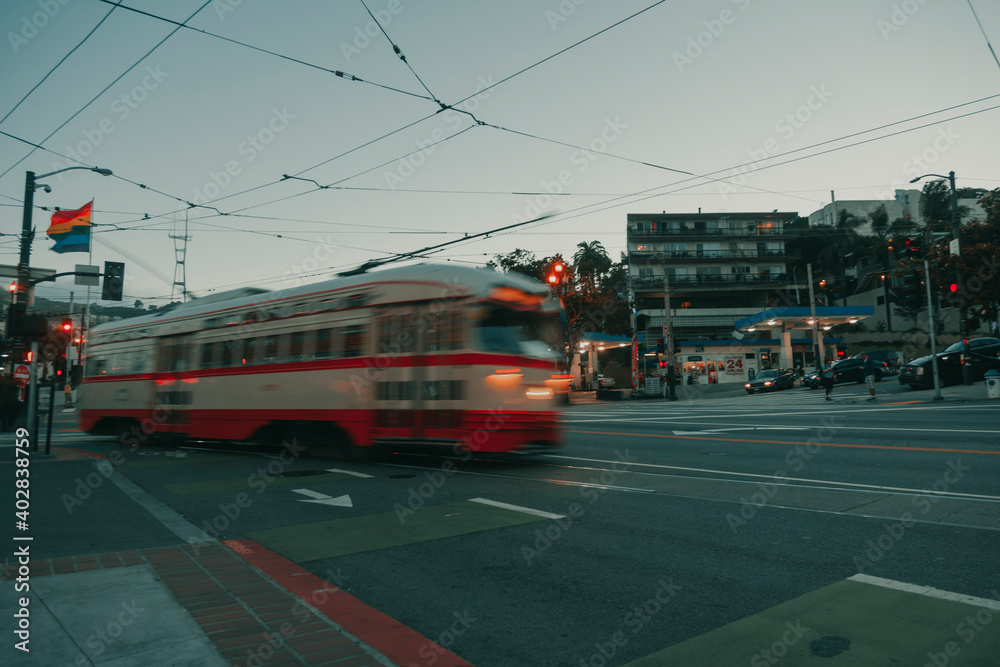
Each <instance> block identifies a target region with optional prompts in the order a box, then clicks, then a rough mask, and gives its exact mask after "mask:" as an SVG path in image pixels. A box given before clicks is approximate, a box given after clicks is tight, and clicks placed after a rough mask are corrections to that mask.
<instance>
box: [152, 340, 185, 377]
mask: <svg viewBox="0 0 1000 667" xmlns="http://www.w3.org/2000/svg"><path fill="white" fill-rule="evenodd" d="M187 352H188V348H187V346H186V345H184V344H183V343H175V344H171V343H166V344H164V345H163V346H162V347H161V348H160V364H159V370H160V372H167V373H170V372H177V371H186V370H188V360H187Z"/></svg>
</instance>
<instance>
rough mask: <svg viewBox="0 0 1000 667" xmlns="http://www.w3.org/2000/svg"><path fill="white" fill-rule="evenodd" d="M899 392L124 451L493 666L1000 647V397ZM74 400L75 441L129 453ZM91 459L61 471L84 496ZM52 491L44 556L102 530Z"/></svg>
mask: <svg viewBox="0 0 1000 667" xmlns="http://www.w3.org/2000/svg"><path fill="white" fill-rule="evenodd" d="M879 394H880V398H879V400H878V401H877V402H874V403H872V402H867V401H864V400H863V399H864V398H865V397H866V396H867V394H866V392H865V391H864V389H863V387H860V386H855V385H851V386H841V387H838V388H837V389H836V390H835V392H834V396H835V400H834V401H830V402H827V401H824V400H823V398H822V392H821V391H809V390H802V389H793V390H789V391H783V392H778V393H773V394H755V395H753V396H745V395H733V396H730V397H728V398H718V399H700V400H694V401H689V402H684V401H679V402H673V403H671V402H666V401H630V402H623V403H613V404H598V403H591V404H585V405H574V406H572V407H570V408H569V409H567V410H566V412H565V415H564V421H565V427H566V446H565V448H564V449H563V450H562V451H561V452H559V453H558V454H553V455H549V456H545V457H534V458H524V459H517V458H513V459H507V460H500V461H497V460H481V459H479V458H478V457H476V458H470V459H467V460H463V459H465V457H458V458H454V457H453V458H440V457H433V458H432V457H427V456H417V455H407V456H402V455H396V456H391V457H388V458H386V459H384V460H381V461H378V462H375V463H354V462H345V461H329V460H319V459H312V458H306V457H302V456H297V455H295V454H294V453H289V452H287V451H286V452H282V453H280V454H279V453H275V452H270V453H265V452H250V453H245V452H233V451H227V452H219V451H216V450H213V449H206V448H184V449H160V448H153V447H146V448H140V449H139V450H138V451H135V452H130V453H128V454H127V455H126V458H125V461H126V462H125V463H124V464H123V465H121V466H119V470H120V471H121V472H122V473H123V474H124V475H125V476H126V477H128V478H129V479H131V480H132V481H134V482H135V483H136V484H137V485H138V486H139V487H141V488H142V489H144V490H145V491H146V492H148V493H150V494H152V495H153V496H155V497H157V498H159V499H160V500H162V501H163V502H165V503H166V504H167V505H169V506H170V507H172V508H173V509H174V510H176V511H177V512H179V513H180V514H181V515H183V516H184V517H185V518H186V519H187V520H188V521H190V522H191V524H194V526H197V527H199V528H201V529H202V530H204V531H205V532H207V533H209V534H210V535H212V536H214V537H218V538H219V539H249V540H254V541H256V542H258V543H260V544H263V545H264V546H265V547H267V548H269V549H272V550H274V551H277V552H279V553H281V554H283V555H285V556H286V557H287V558H290V559H291V560H293V561H296V562H298V563H300V564H302V565H303V566H304V567H306V568H307V569H308V570H310V571H311V572H313V573H315V574H317V575H319V576H321V577H323V578H324V579H326V580H328V581H330V582H332V583H334V584H336V585H337V586H339V587H341V588H342V589H343V590H345V591H347V592H349V593H351V594H352V595H354V596H356V597H358V598H360V599H361V600H363V601H364V602H366V603H368V604H369V605H372V606H373V607H375V608H377V609H379V610H381V611H383V612H385V613H386V614H388V615H390V616H392V617H394V618H396V619H398V620H399V621H401V622H403V623H404V624H406V625H408V626H410V627H412V628H414V629H415V630H417V631H418V632H420V633H421V634H423V635H424V636H425V637H428V638H429V639H431V640H434V641H436V642H437V643H438V644H439V645H441V646H443V647H445V648H447V649H449V650H451V651H453V652H454V653H456V654H458V655H460V656H461V657H463V658H465V659H466V660H468V661H469V662H471V663H472V664H475V665H478V666H479V667H488V666H493V665H496V666H500V665H504V666H506V665H546V666H552V665H566V666H567V667H569V666H577V665H594V666H595V667H599V666H601V665H608V666H612V665H626V664H636V665H659V664H703V665H714V664H718V665H729V664H749V665H758V664H759V665H766V664H779V662H780V664H816V663H815V662H810V660H814V659H815V657H816V656H828V657H831V658H832V659H831V661H830V663H829V664H832V665H835V664H857V665H870V664H900V665H911V664H914V665H922V664H925V663H926V664H938V663H941V664H946V663H942V662H941V661H942V660H946V661H948V662H947V664H967V665H979V664H983V665H987V664H990V665H992V664H995V662H992V661H993V660H995V656H996V655H1000V615H998V614H997V612H1000V568H998V567H997V564H998V562H1000V561H998V556H997V554H998V553H1000V437H998V436H1000V410H998V406H997V404H996V402H995V401H994V402H992V403H991V402H989V401H986V400H969V401H954V400H949V401H945V402H940V403H938V402H931V401H928V399H929V397H930V394H931V392H929V391H928V392H920V391H910V390H904V389H903V388H901V387H898V385H895V383H891V382H883V383H880V385H879ZM70 419H71V415H69V414H62V413H61V414H60V415H59V419H58V420H57V425H56V434H55V436H56V440H55V443H54V444H56V445H61V446H70V445H72V446H76V447H80V448H83V449H89V450H92V451H98V452H104V453H107V452H108V451H110V445H109V444H108V443H106V442H103V441H100V440H99V439H95V438H91V437H88V436H82V435H80V434H78V433H74V432H72V430H71V429H72V425H71V424H70V423H69V422H68V420H70ZM60 465H66V464H63V463H60ZM80 465H83V464H82V462H81V464H80ZM88 465H89V464H88ZM80 471H81V472H77V473H75V475H73V476H68V475H63V476H62V479H61V480H60V481H59V483H58V484H56V483H55V482H53V483H52V485H51V487H50V488H47V489H46V490H45V491H43V493H45V494H46V496H48V497H51V498H62V507H65V506H66V503H67V501H66V497H67V494H68V496H69V497H70V498H73V497H75V495H79V487H78V485H76V482H78V481H79V480H81V479H84V480H85V479H86V475H85V472H86V471H85V470H84V469H82V468H81V469H80ZM36 483H38V484H39V485H43V486H44V482H42V481H39V480H36ZM74 489H76V490H74ZM69 502H70V504H72V501H69ZM53 507H54V508H55V509H53V510H52V515H51V519H50V526H49V534H48V536H47V537H48V539H46V536H45V535H41V536H40V537H39V538H37V542H36V545H37V546H36V548H37V549H39V550H42V549H44V550H45V553H39V554H38V555H39V556H41V557H56V556H60V555H64V553H62V552H70V551H72V550H74V549H78V548H79V544H77V543H74V540H82V539H84V538H83V537H79V538H73V537H70V538H67V537H66V536H67V533H66V531H65V528H66V525H67V524H70V523H71V519H70V517H69V516H68V514H67V513H65V512H62V511H61V507H60V506H58V505H56V504H54V505H53ZM81 511H82V510H81ZM150 520H151V521H152V519H150ZM137 530H138V529H137ZM124 532H125V533H129V534H123V536H122V538H121V539H122V544H118V545H114V546H115V548H129V544H130V541H131V540H135V541H141V540H142V539H143V537H142V535H141V531H140V532H136V533H135V534H132V531H124ZM859 575H860V576H859ZM969 596H972V602H973V603H975V604H977V605H978V606H977V607H969V606H968V605H967V604H965V603H961V602H958V601H957V600H958V599H961V598H965V597H969ZM970 609H971V610H972V611H971V616H970ZM977 609H978V610H979V613H978V615H977V612H976V610H977ZM959 658H961V660H959ZM849 659H850V660H851V661H848V660H849ZM876 660H878V661H876ZM890 660H896V661H897V662H891V661H890ZM935 660H937V661H938V663H935V662H934V661H935ZM435 662H436V656H435V654H434V652H433V651H432V650H430V649H428V651H427V652H424V653H423V654H422V655H419V656H415V657H414V660H413V663H412V664H414V665H433V664H434V663H435Z"/></svg>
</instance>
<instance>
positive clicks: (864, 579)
mask: <svg viewBox="0 0 1000 667" xmlns="http://www.w3.org/2000/svg"><path fill="white" fill-rule="evenodd" d="M848 580H850V581H857V582H860V583H863V584H871V585H872V586H881V587H882V588H891V589H893V590H897V591H905V592H907V593H915V594H917V595H926V596H927V597H932V598H937V599H939V600H951V601H952V602H962V603H964V604H968V605H972V606H974V607H985V608H986V609H990V610H992V611H1000V600H989V599H987V598H980V597H976V596H975V595H964V594H962V593H952V592H951V591H942V590H940V589H938V588H931V587H930V586H918V585H917V584H907V583H904V582H902V581H895V580H893V579H883V578H882V577H873V576H871V575H870V574H855V575H854V576H853V577H848Z"/></svg>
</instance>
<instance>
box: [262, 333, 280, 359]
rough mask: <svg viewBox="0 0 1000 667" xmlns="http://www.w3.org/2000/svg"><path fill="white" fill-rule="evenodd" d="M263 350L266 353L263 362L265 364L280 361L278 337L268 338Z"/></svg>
mask: <svg viewBox="0 0 1000 667" xmlns="http://www.w3.org/2000/svg"><path fill="white" fill-rule="evenodd" d="M262 348H263V351H264V357H263V359H261V361H262V362H263V363H265V364H269V363H273V362H275V361H277V360H278V337H277V336H267V337H266V338H264V339H263V344H262Z"/></svg>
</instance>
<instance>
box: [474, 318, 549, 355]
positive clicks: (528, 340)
mask: <svg viewBox="0 0 1000 667" xmlns="http://www.w3.org/2000/svg"><path fill="white" fill-rule="evenodd" d="M557 338H558V327H557V326H556V322H555V320H554V319H553V318H551V317H547V316H545V315H542V314H541V313H532V312H524V311H517V310H511V309H509V308H493V309H491V310H489V311H487V312H486V313H485V316H484V317H483V318H482V319H481V320H480V321H479V339H480V343H481V344H482V347H483V349H484V350H488V351H490V352H507V353H510V354H527V355H530V356H534V357H546V356H551V355H552V354H554V353H555V352H554V350H553V348H554V347H555V345H556V341H557Z"/></svg>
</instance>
